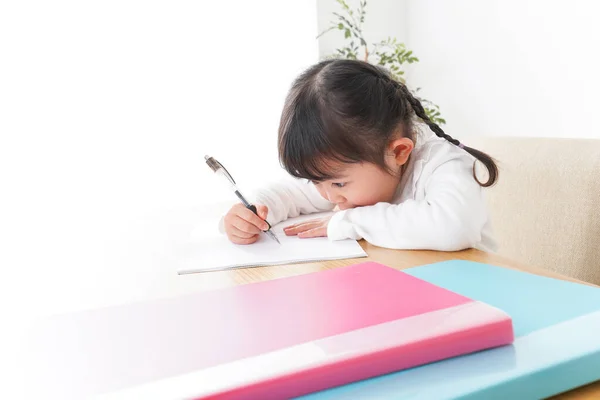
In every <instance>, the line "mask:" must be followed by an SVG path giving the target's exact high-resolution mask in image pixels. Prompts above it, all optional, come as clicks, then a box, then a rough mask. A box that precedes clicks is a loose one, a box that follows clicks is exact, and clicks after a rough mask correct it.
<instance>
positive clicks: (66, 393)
mask: <svg viewBox="0 0 600 400" xmlns="http://www.w3.org/2000/svg"><path fill="white" fill-rule="evenodd" d="M38 338H39V341H37V342H36V345H35V347H34V348H35V349H36V354H35V356H36V357H41V358H42V359H43V360H44V361H42V362H41V363H39V362H38V363H36V365H37V366H38V368H37V370H36V372H37V375H38V376H36V377H35V379H36V380H35V382H37V383H36V385H39V387H40V390H42V392H43V393H45V394H46V395H48V394H56V395H59V396H61V398H81V397H84V396H89V395H99V394H101V395H103V396H104V398H106V399H109V398H112V399H117V398H124V399H125V398H144V399H152V398H163V397H160V396H159V395H160V394H162V395H164V396H165V398H187V399H270V398H290V397H295V396H300V395H303V394H307V393H311V392H314V391H319V390H323V389H327V388H330V387H333V386H337V385H343V384H347V383H349V382H353V381H356V380H360V379H366V378H370V377H373V376H377V375H381V374H385V373H389V372H393V371H398V370H401V369H405V368H411V367H415V366H418V365H422V364H425V363H430V362H433V361H438V360H441V359H445V358H449V357H454V356H458V355H462V354H467V353H471V352H475V351H479V350H483V349H488V348H492V347H496V346H501V345H506V344H510V343H512V341H513V338H514V336H513V328H512V320H511V318H510V317H509V316H508V315H507V314H505V313H504V312H503V311H501V310H499V309H496V308H494V307H491V306H489V305H487V304H484V303H481V302H478V301H473V300H471V299H469V298H466V297H464V296H462V295H459V294H457V293H454V292H451V291H448V290H446V289H443V288H440V287H438V286H435V285H433V284H431V283H428V282H425V281H423V280H420V279H418V278H415V277H413V276H410V275H408V274H405V273H403V272H401V271H398V270H395V269H393V268H390V267H387V266H384V265H381V264H377V263H374V262H366V263H361V264H356V265H352V266H348V267H342V268H337V269H332V270H326V271H322V272H317V273H311V274H306V275H300V276H295V277H289V278H281V279H276V280H271V281H265V282H259V283H253V284H246V285H242V286H237V287H233V288H227V289H222V290H214V291H208V292H201V293H197V294H193V295H188V296H185V297H178V298H174V299H165V300H161V301H153V302H144V303H137V304H132V305H126V306H120V307H113V308H107V309H101V310H95V311H90V312H86V313H82V314H76V315H66V316H60V317H57V318H55V319H54V320H52V321H50V322H49V323H48V324H47V325H46V326H45V327H43V328H40V330H39V337H38ZM40 366H41V367H40ZM42 367H46V368H42ZM50 397H52V396H50Z"/></svg>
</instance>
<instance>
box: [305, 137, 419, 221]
mask: <svg viewBox="0 0 600 400" xmlns="http://www.w3.org/2000/svg"><path fill="white" fill-rule="evenodd" d="M413 148H414V143H413V141H412V140H411V139H408V138H405V137H400V138H398V139H395V140H393V141H392V142H390V144H389V146H388V148H387V151H386V154H385V155H384V159H385V163H386V165H387V167H388V169H390V170H391V171H398V173H396V174H390V173H389V172H388V171H384V170H382V169H381V168H380V167H379V166H377V165H375V164H372V163H366V162H365V163H357V164H340V163H338V164H337V165H335V164H329V165H330V166H331V167H333V168H334V170H335V171H336V174H335V175H336V177H338V178H336V179H332V180H328V181H323V182H315V186H316V187H317V190H318V191H319V193H320V194H321V196H323V197H324V198H326V199H327V200H329V201H330V202H332V203H335V204H337V205H338V207H339V208H340V210H347V209H349V208H354V207H363V206H372V205H374V204H377V203H381V202H385V203H390V202H391V201H392V199H393V198H394V195H395V194H396V190H397V188H398V185H399V184H400V179H401V174H400V170H401V168H402V166H403V165H405V164H406V163H407V162H408V159H409V156H410V154H411V152H412V150H413Z"/></svg>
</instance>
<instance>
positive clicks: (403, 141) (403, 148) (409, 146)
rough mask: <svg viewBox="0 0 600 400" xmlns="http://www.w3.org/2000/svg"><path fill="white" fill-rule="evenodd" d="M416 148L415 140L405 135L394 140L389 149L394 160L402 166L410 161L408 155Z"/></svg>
mask: <svg viewBox="0 0 600 400" xmlns="http://www.w3.org/2000/svg"><path fill="white" fill-rule="evenodd" d="M414 148H415V144H414V142H413V141H412V140H410V139H409V138H406V137H403V138H399V139H394V140H392V141H391V142H390V144H389V145H388V148H387V150H388V154H389V157H390V158H393V162H394V163H395V164H396V165H397V166H402V165H404V164H406V163H407V162H408V157H409V156H410V153H411V152H412V151H413V149H414Z"/></svg>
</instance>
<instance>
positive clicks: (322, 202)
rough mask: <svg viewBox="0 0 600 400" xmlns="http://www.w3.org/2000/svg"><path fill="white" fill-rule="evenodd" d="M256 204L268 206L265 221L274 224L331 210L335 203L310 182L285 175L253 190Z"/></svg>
mask: <svg viewBox="0 0 600 400" xmlns="http://www.w3.org/2000/svg"><path fill="white" fill-rule="evenodd" d="M253 197H254V200H255V202H256V204H263V205H265V206H267V207H268V209H269V214H268V216H267V221H268V222H269V223H270V224H271V225H275V224H277V223H279V222H281V221H285V220H286V219H288V218H292V217H297V216H299V215H302V214H313V213H317V212H323V211H331V210H333V208H334V207H335V204H333V203H331V202H330V201H328V200H327V199H325V198H323V196H321V195H320V194H319V192H318V191H317V189H316V188H315V185H314V184H313V183H311V182H307V181H306V180H303V179H296V178H294V177H291V176H289V177H286V178H284V179H281V180H279V181H277V182H275V183H273V184H270V185H268V186H266V187H264V188H261V189H260V190H258V191H255V192H254V196H253Z"/></svg>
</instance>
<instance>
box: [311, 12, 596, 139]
mask: <svg viewBox="0 0 600 400" xmlns="http://www.w3.org/2000/svg"><path fill="white" fill-rule="evenodd" d="M333 3H334V1H333V0H319V28H321V27H322V25H323V21H324V20H327V18H326V16H325V15H323V14H324V13H329V12H330V10H329V9H328V8H330V7H331V5H332V4H333ZM351 3H353V4H355V3H356V2H351ZM598 14H600V4H599V3H597V2H594V1H591V0H575V1H569V2H566V1H542V0H502V1H500V0H489V1H477V0H453V1H444V0H401V1H395V0H380V1H374V2H369V3H368V14H367V20H369V21H370V23H372V24H373V26H377V27H378V30H379V31H380V32H381V36H387V35H394V34H396V35H398V39H399V40H403V39H402V32H397V31H396V29H397V27H398V26H400V25H402V24H405V33H404V40H405V42H406V43H407V45H408V47H409V48H410V49H411V50H413V51H414V54H415V55H416V56H417V57H419V59H420V62H419V63H417V64H413V65H412V66H410V67H408V74H407V78H408V83H409V85H410V86H411V87H421V88H422V92H421V93H422V95H423V96H424V97H425V98H428V99H430V100H432V101H434V102H436V103H437V104H438V105H439V106H440V107H441V111H442V114H443V117H445V118H446V120H447V122H448V123H447V125H446V126H445V130H446V131H447V132H448V133H450V134H452V135H454V136H456V137H458V138H460V137H461V136H468V135H494V136H499V135H509V136H537V137H541V136H547V137H593V138H594V137H595V138H598V137H600V127H598V126H596V124H595V115H596V114H597V113H598V111H599V110H600V96H598V93H600V74H598V71H599V70H600V51H599V50H598V49H600V25H598V23H597V15H598ZM402 21H404V22H402ZM329 40H336V42H335V43H333V44H331V43H328V42H323V41H321V42H320V48H321V52H320V53H321V54H322V55H323V54H324V53H325V52H326V51H325V50H327V49H329V48H331V47H332V46H335V45H339V44H341V43H342V42H343V36H341V34H340V35H339V36H338V37H337V38H336V39H329Z"/></svg>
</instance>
